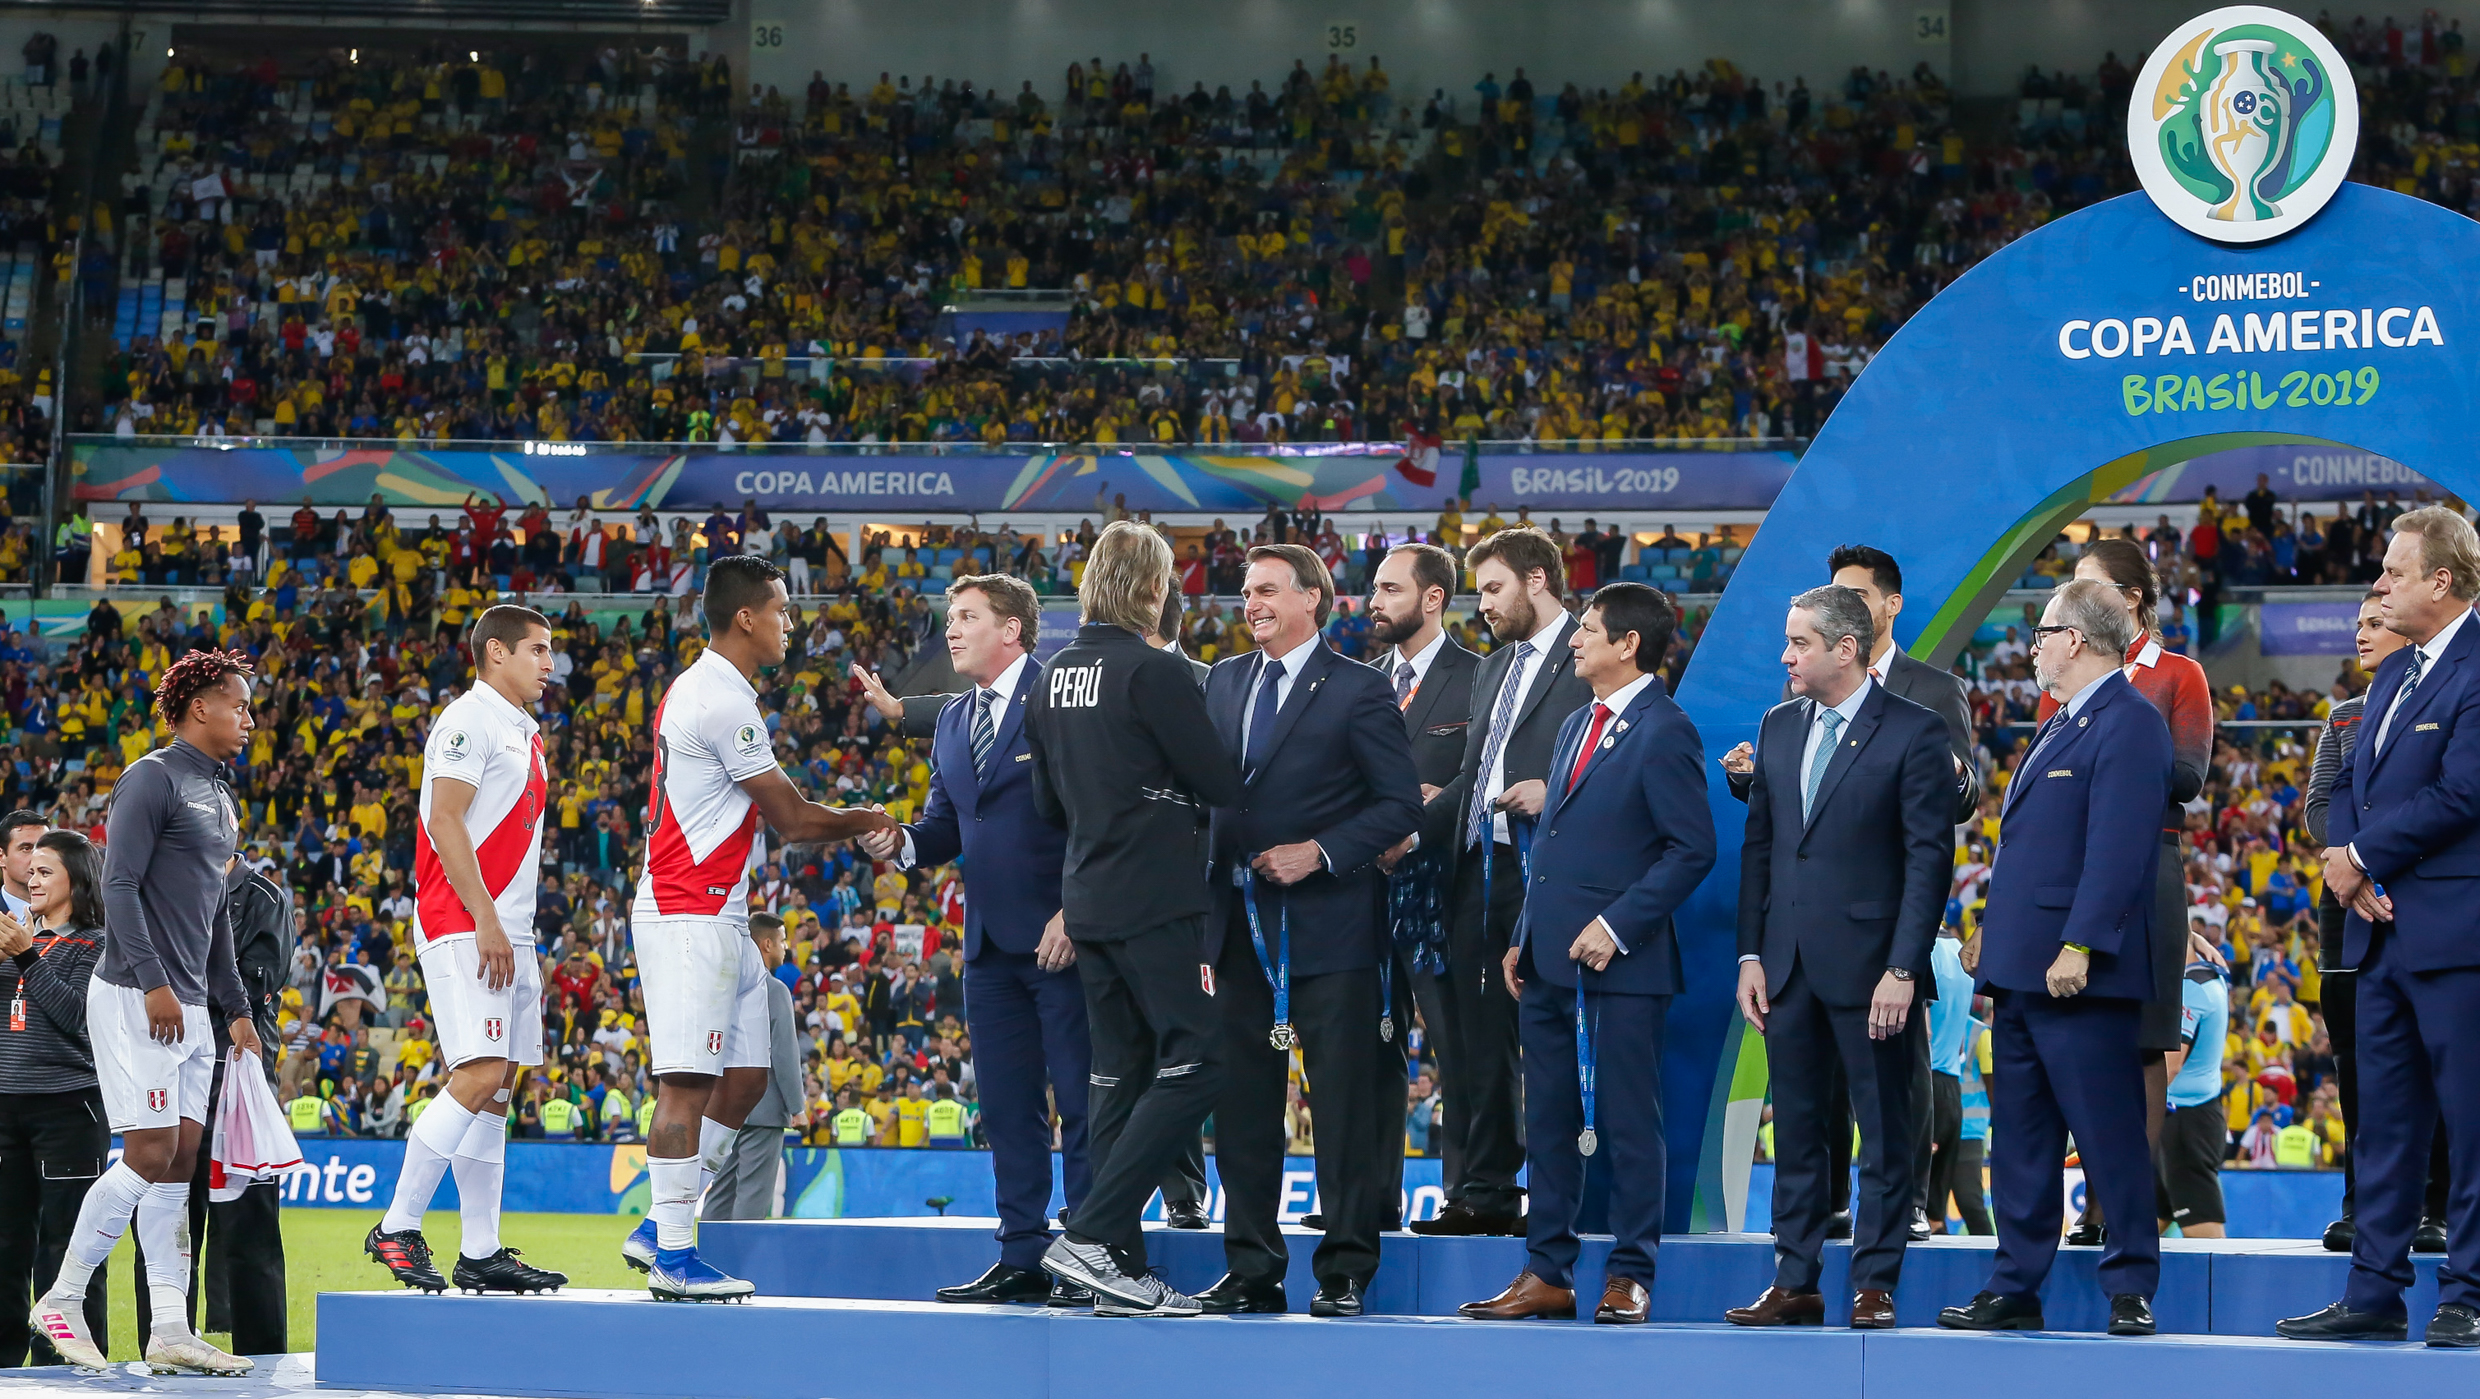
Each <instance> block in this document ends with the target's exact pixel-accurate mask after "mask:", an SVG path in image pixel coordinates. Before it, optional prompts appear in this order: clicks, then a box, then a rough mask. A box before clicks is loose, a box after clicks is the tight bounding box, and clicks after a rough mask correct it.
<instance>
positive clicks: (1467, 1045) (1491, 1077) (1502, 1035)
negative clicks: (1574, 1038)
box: [1431, 844, 1524, 1215]
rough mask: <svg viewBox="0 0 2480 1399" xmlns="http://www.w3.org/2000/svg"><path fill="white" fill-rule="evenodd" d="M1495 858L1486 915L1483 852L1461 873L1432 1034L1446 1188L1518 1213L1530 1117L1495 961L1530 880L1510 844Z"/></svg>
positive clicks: (1454, 1196) (1512, 1009) (1511, 1011)
mask: <svg viewBox="0 0 2480 1399" xmlns="http://www.w3.org/2000/svg"><path fill="white" fill-rule="evenodd" d="M1490 858H1491V862H1492V866H1493V868H1492V872H1491V876H1490V900H1489V902H1490V906H1489V909H1488V910H1487V914H1486V916H1485V915H1484V911H1483V909H1482V907H1481V851H1480V849H1479V848H1478V847H1475V848H1472V849H1467V850H1466V851H1465V852H1464V854H1463V858H1462V859H1461V860H1460V861H1459V862H1458V863H1457V865H1456V872H1455V917H1454V921H1453V922H1452V923H1450V924H1449V925H1448V928H1447V979H1446V984H1445V986H1444V987H1442V988H1440V990H1441V995H1440V996H1439V1002H1440V1009H1441V1011H1443V1012H1444V1014H1443V1015H1442V1017H1441V1019H1442V1021H1443V1023H1439V1024H1434V1025H1432V1027H1431V1028H1432V1030H1433V1031H1435V1034H1434V1036H1433V1038H1434V1040H1435V1042H1436V1044H1437V1047H1438V1073H1439V1077H1440V1078H1441V1080H1442V1083H1441V1087H1442V1088H1443V1089H1444V1091H1445V1092H1446V1095H1447V1104H1446V1112H1445V1113H1444V1114H1443V1120H1442V1121H1441V1122H1440V1123H1439V1124H1438V1138H1439V1154H1440V1155H1441V1156H1442V1157H1443V1158H1444V1159H1443V1161H1442V1162H1441V1166H1442V1168H1443V1169H1442V1173H1441V1177H1440V1182H1441V1184H1442V1185H1443V1186H1444V1187H1445V1193H1446V1197H1447V1202H1448V1203H1449V1204H1456V1203H1459V1202H1460V1203H1461V1204H1463V1205H1465V1206H1466V1207H1467V1208H1470V1209H1474V1210H1478V1211H1480V1212H1481V1213H1483V1214H1499V1215H1513V1214H1518V1213H1521V1212H1522V1210H1523V1207H1524V1191H1523V1188H1522V1187H1520V1186H1518V1185H1517V1184H1516V1173H1517V1172H1519V1171H1521V1170H1522V1169H1523V1168H1524V1136H1523V1126H1522V1124H1523V1120H1524V1119H1523V1110H1522V1108H1521V1107H1520V1102H1521V1100H1520V1099H1519V1097H1518V1096H1517V1083H1518V1081H1519V1075H1518V1065H1517V1057H1518V1056H1517V1053H1516V999H1515V997H1513V996H1510V995H1508V994H1507V987H1506V984H1505V978H1504V977H1503V976H1502V975H1501V973H1500V970H1499V962H1500V960H1501V959H1503V958H1504V957H1505V956H1506V955H1507V945H1508V943H1509V942H1510V941H1511V940H1512V938H1513V937H1514V934H1515V927H1516V915H1517V914H1519V913H1521V912H1522V911H1523V909H1524V874H1523V870H1522V867H1521V866H1520V865H1519V864H1518V863H1517V860H1516V851H1515V847H1514V846H1512V845H1505V844H1500V845H1496V846H1495V847H1494V849H1493V850H1492V852H1491V857H1490Z"/></svg>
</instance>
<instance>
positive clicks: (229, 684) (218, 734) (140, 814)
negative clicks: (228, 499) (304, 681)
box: [31, 651, 263, 1375]
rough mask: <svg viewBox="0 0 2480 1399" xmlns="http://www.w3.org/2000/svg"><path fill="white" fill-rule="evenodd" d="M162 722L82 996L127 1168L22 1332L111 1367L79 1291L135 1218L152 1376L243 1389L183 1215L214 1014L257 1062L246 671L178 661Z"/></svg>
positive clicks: (220, 655) (240, 663) (115, 855)
mask: <svg viewBox="0 0 2480 1399" xmlns="http://www.w3.org/2000/svg"><path fill="white" fill-rule="evenodd" d="M155 710H156V713H158V714H159V715H161V716H162V717H163V719H164V721H165V722H166V723H168V724H170V725H171V726H172V733H173V739H172V742H171V743H170V744H169V745H167V746H166V747H162V748H158V749H155V750H154V751H153V752H150V753H148V754H147V755H145V756H144V757H142V758H140V759H138V760H137V761H136V762H134V763H131V764H130V765H129V767H128V769H127V770H126V771H125V772H123V773H122V774H121V779H120V781H119V783H118V784H116V785H115V786H114V787H113V789H112V808H111V812H110V814H109V815H108V816H107V817H106V819H105V832H106V835H107V837H108V839H107V841H106V844H105V852H104V877H103V885H104V892H103V900H104V921H105V926H106V927H107V928H108V929H109V930H110V931H109V932H108V934H107V935H106V937H105V939H104V946H103V960H102V962H101V963H99V964H98V965H97V966H96V968H95V975H94V978H93V980H91V981H89V982H88V983H87V989H86V1027H87V1033H88V1035H89V1036H90V1037H91V1039H92V1041H93V1043H94V1048H95V1074H96V1077H97V1078H98V1079H99V1080H101V1084H102V1088H103V1103H104V1110H105V1113H106V1115H107V1116H109V1117H110V1118H111V1124H110V1125H111V1127H112V1130H113V1131H115V1132H118V1133H120V1134H121V1144H122V1151H121V1159H120V1161H119V1163H118V1164H116V1165H114V1166H113V1167H112V1169H111V1170H109V1171H106V1172H104V1174H103V1177H102V1179H100V1180H98V1181H96V1182H95V1185H94V1188H93V1189H91V1190H89V1191H87V1192H86V1202H85V1204H84V1205H83V1206H81V1207H80V1208H79V1210H78V1222H77V1232H76V1234H75V1235H74V1236H73V1237H72V1238H71V1239H70V1241H69V1251H68V1255H67V1257H65V1258H63V1259H62V1260H61V1264H60V1276H59V1278H58V1280H56V1281H55V1282H53V1284H52V1286H51V1289H50V1290H49V1291H48V1292H46V1293H44V1295H43V1297H42V1298H41V1300H39V1301H37V1302H36V1303H35V1304H34V1312H33V1316H32V1319H31V1320H32V1325H33V1327H34V1329H35V1330H36V1331H37V1332H38V1333H40V1334H41V1335H43V1336H44V1337H45V1338H47V1339H48V1340H50V1341H51V1343H52V1346H53V1348H54V1349H56V1350H58V1351H59V1352H60V1355H61V1358H62V1359H63V1360H66V1361H67V1362H68V1363H70V1364H72V1365H94V1366H100V1365H102V1364H103V1363H104V1357H103V1354H102V1352H101V1351H100V1350H98V1349H97V1348H96V1346H95V1342H94V1338H93V1336H92V1335H91V1334H89V1333H88V1331H87V1328H86V1318H85V1315H84V1307H85V1299H86V1287H87V1283H88V1281H89V1279H91V1278H92V1277H93V1275H94V1271H95V1269H96V1268H97V1267H98V1266H99V1265H101V1264H102V1262H103V1261H104V1259H105V1258H106V1257H107V1256H108V1255H109V1254H110V1253H111V1251H112V1245H113V1244H115V1243H117V1242H118V1241H119V1240H120V1237H121V1234H122V1233H123V1232H124V1231H126V1230H127V1229H128V1228H129V1227H130V1222H131V1217H132V1216H133V1215H134V1216H135V1217H136V1223H137V1230H138V1236H139V1241H140V1243H141V1244H142V1245H143V1246H144V1249H145V1253H146V1277H147V1287H148V1290H149V1299H150V1301H151V1303H152V1311H151V1316H152V1322H153V1324H152V1327H151V1329H150V1332H149V1334H148V1336H147V1340H146V1361H147V1364H148V1365H149V1366H151V1367H153V1368H154V1369H155V1370H156V1372H157V1373H159V1374H185V1373H186V1374H202V1375H239V1374H246V1373H248V1371H249V1370H250V1368H251V1367H250V1362H249V1361H248V1360H245V1359H243V1358H241V1357H239V1356H233V1355H226V1354H225V1353H224V1352H222V1351H220V1350H218V1349H216V1348H215V1347H214V1346H211V1345H208V1344H207V1343H206V1342H205V1341H203V1340H200V1339H199V1338H198V1337H197V1336H195V1335H193V1334H191V1332H190V1327H189V1315H190V1311H189V1280H190V1250H189V1236H188V1235H189V1231H188V1215H189V1190H190V1177H191V1175H192V1174H193V1173H194V1171H195V1170H196V1168H197V1162H198V1146H199V1141H200V1138H201V1137H202V1136H204V1134H205V1132H206V1119H207V1096H208V1090H209V1087H210V1085H211V1084H212V1083H213V1081H214V1076H215V1034H214V1030H213V1027H212V1026H211V1025H210V1024H209V1022H208V1018H207V1017H208V1014H209V1010H210V1007H212V1010H213V1013H214V1014H215V1015H216V1016H218V1017H220V1018H221V1019H222V1020H223V1021H224V1022H225V1024H226V1027H227V1029H228V1031H229V1033H230V1034H231V1037H232V1042H233V1045H234V1047H235V1048H237V1049H241V1050H244V1051H247V1052H249V1053H251V1054H258V1053H262V1052H263V1051H262V1050H261V1048H260V1045H259V1040H258V1029H257V1027H256V1026H255V1025H253V1024H252V1023H251V1020H250V1003H249V996H248V993H247V992H246V991H244V990H243V989H242V985H241V972H240V969H239V967H238V966H237V965H235V963H234V960H233V935H232V919H231V913H230V905H229V904H228V903H227V901H226V900H225V898H224V869H225V866H226V864H227V863H228V862H230V860H231V859H232V853H233V842H234V841H235V840H236V839H237V838H238V837H239V835H240V820H239V813H238V811H237V809H236V808H235V807H234V805H233V797H232V785H231V782H232V769H231V768H230V767H229V766H227V764H229V763H231V762H232V760H233V759H234V758H236V757H239V756H240V755H241V752H242V750H243V749H244V748H246V747H248V746H249V741H250V732H251V730H252V729H254V728H255V727H256V725H255V724H254V723H253V721H252V720H251V717H250V663H249V660H248V658H247V657H245V656H243V655H242V654H240V653H239V652H232V651H192V652H190V653H189V654H188V655H185V656H183V657H181V659H179V660H177V661H174V662H173V663H172V664H171V665H169V666H167V667H165V668H164V674H163V678H162V679H161V680H160V681H158V682H157V683H156V687H155Z"/></svg>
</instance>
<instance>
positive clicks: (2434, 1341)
mask: <svg viewBox="0 0 2480 1399" xmlns="http://www.w3.org/2000/svg"><path fill="white" fill-rule="evenodd" d="M2428 1343H2429V1344H2430V1345H2432V1346H2436V1347H2438V1348H2440V1349H2446V1348H2449V1347H2450V1348H2452V1349H2455V1350H2469V1349H2471V1348H2472V1347H2474V1346H2480V1312H2475V1311H2473V1310H2472V1309H2471V1308H2469V1307H2466V1306H2464V1305H2463V1304H2462V1303H2460V1302H2448V1303H2446V1304H2445V1305H2444V1306H2442V1307H2439V1308H2438V1309H2437V1314H2436V1315H2435V1316H2432V1317H2430V1318H2429V1319H2428Z"/></svg>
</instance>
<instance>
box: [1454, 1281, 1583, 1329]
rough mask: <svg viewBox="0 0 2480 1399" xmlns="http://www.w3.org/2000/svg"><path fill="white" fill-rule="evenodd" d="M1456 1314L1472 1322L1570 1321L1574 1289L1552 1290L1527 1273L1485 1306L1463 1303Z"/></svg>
mask: <svg viewBox="0 0 2480 1399" xmlns="http://www.w3.org/2000/svg"><path fill="white" fill-rule="evenodd" d="M1455 1314H1456V1315H1457V1316H1462V1317H1470V1318H1471V1319H1473V1320H1474V1321H1523V1320H1525V1319H1527V1318H1529V1317H1553V1318H1557V1319H1560V1320H1573V1319H1574V1318H1575V1315H1576V1289H1574V1288H1572V1287H1552V1286H1551V1285H1550V1284H1548V1283H1546V1282H1543V1281H1542V1280H1541V1279H1540V1278H1537V1277H1535V1276H1533V1273H1532V1271H1531V1270H1530V1269H1527V1270H1525V1271H1524V1272H1521V1273H1518V1274H1516V1280H1515V1281H1514V1282H1511V1283H1509V1284H1507V1290H1506V1291H1504V1292H1502V1293H1500V1294H1498V1295H1497V1296H1495V1297H1493V1298H1491V1299H1490V1300H1488V1301H1486V1302H1466V1303H1465V1304H1464V1305H1462V1306H1460V1307H1457V1308H1456V1309H1455Z"/></svg>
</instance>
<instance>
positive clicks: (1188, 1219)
mask: <svg viewBox="0 0 2480 1399" xmlns="http://www.w3.org/2000/svg"><path fill="white" fill-rule="evenodd" d="M1163 1223H1164V1224H1166V1225H1168V1226H1170V1227H1171V1228H1174V1229H1205V1228H1210V1227H1211V1223H1210V1221H1208V1220H1207V1219H1206V1212H1205V1209H1204V1208H1203V1207H1202V1206H1199V1205H1191V1204H1178V1205H1165V1206H1163Z"/></svg>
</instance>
